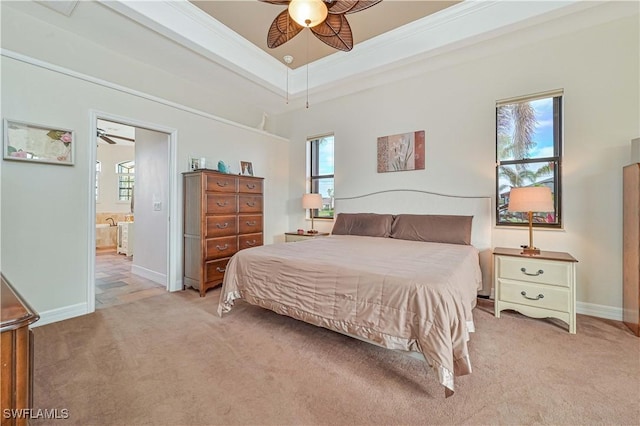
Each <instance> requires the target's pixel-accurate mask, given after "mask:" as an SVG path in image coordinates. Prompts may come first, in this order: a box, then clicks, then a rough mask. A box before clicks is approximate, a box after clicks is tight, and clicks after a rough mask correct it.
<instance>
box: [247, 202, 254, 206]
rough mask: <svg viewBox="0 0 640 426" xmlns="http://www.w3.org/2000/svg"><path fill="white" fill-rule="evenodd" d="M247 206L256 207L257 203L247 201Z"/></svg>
mask: <svg viewBox="0 0 640 426" xmlns="http://www.w3.org/2000/svg"><path fill="white" fill-rule="evenodd" d="M247 205H248V206H249V207H254V206H255V205H256V202H255V201H247Z"/></svg>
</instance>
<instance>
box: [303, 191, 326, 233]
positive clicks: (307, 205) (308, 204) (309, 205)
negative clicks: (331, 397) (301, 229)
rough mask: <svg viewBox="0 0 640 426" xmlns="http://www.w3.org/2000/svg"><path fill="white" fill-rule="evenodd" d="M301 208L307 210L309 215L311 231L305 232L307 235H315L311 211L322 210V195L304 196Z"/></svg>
mask: <svg viewBox="0 0 640 426" xmlns="http://www.w3.org/2000/svg"><path fill="white" fill-rule="evenodd" d="M302 208H303V209H309V210H310V211H309V215H310V216H311V230H310V231H307V232H308V233H309V234H315V233H317V232H318V231H316V230H315V229H314V227H313V210H314V209H321V208H322V195H320V194H304V195H303V196H302Z"/></svg>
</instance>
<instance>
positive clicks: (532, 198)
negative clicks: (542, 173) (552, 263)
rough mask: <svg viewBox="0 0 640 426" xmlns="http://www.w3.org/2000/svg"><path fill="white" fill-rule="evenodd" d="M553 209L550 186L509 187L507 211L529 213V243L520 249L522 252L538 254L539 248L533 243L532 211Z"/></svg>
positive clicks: (549, 210)
mask: <svg viewBox="0 0 640 426" xmlns="http://www.w3.org/2000/svg"><path fill="white" fill-rule="evenodd" d="M554 210H555V208H554V205H553V198H552V197H551V188H549V187H546V186H525V187H521V188H511V193H510V194H509V207H508V208H507V211H510V212H527V213H529V245H528V246H527V247H524V248H523V249H522V254H528V255H536V254H540V249H538V248H536V247H534V245H533V212H552V211H554Z"/></svg>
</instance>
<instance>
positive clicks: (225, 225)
mask: <svg viewBox="0 0 640 426" xmlns="http://www.w3.org/2000/svg"><path fill="white" fill-rule="evenodd" d="M228 226H229V222H225V223H224V224H222V223H216V227H217V228H218V229H225V228H226V227H228Z"/></svg>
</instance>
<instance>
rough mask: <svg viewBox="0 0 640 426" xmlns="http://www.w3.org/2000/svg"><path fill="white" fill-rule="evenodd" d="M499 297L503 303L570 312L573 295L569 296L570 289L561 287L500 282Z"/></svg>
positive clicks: (507, 281)
mask: <svg viewBox="0 0 640 426" xmlns="http://www.w3.org/2000/svg"><path fill="white" fill-rule="evenodd" d="M522 293H524V294H522ZM498 297H499V298H500V301H503V302H512V303H518V304H520V305H526V306H534V307H537V308H543V309H552V310H554V311H560V312H570V305H569V303H570V300H571V295H570V294H569V289H565V288H561V287H555V286H546V285H536V284H528V283H523V282H517V281H509V280H500V294H499V295H498ZM534 299H535V300H534Z"/></svg>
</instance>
